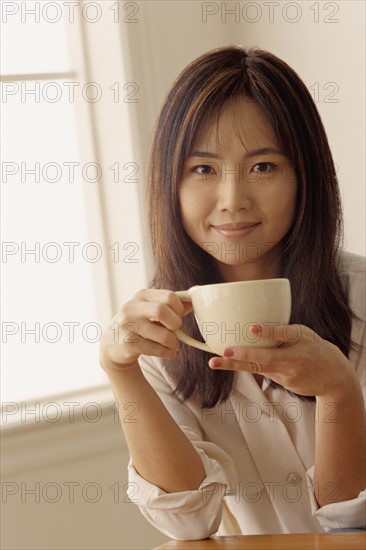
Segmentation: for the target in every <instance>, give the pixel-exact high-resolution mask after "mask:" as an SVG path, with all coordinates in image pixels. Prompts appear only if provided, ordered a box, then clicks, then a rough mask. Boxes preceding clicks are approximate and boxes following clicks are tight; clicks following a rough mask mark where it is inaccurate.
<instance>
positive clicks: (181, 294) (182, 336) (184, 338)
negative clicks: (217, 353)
mask: <svg viewBox="0 0 366 550" xmlns="http://www.w3.org/2000/svg"><path fill="white" fill-rule="evenodd" d="M175 294H176V295H177V296H178V298H179V299H180V300H183V301H184V302H191V303H192V299H191V296H190V294H189V292H188V291H187V290H178V291H177V292H176V293H175ZM174 334H175V335H176V337H177V338H178V340H180V341H181V342H184V343H185V344H188V345H189V346H193V347H194V348H197V349H201V350H202V351H208V352H210V353H213V352H212V350H211V349H210V348H209V347H208V345H207V344H206V343H205V342H199V341H198V340H196V339H195V338H192V336H188V334H186V333H185V332H183V330H180V329H178V330H175V331H174Z"/></svg>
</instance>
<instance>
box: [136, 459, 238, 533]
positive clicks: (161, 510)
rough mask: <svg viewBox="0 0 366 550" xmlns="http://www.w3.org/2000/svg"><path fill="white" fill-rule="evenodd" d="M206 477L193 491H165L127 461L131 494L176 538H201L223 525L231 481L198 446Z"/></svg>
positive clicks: (152, 519) (156, 524)
mask: <svg viewBox="0 0 366 550" xmlns="http://www.w3.org/2000/svg"><path fill="white" fill-rule="evenodd" d="M197 451H198V452H199V454H200V456H201V459H202V463H203V466H204V469H205V473H206V477H205V479H204V480H203V481H202V483H201V485H200V487H199V488H198V489H196V490H192V491H180V492H175V493H166V492H165V491H163V490H162V489H160V488H159V487H157V486H156V485H153V484H152V483H150V482H149V481H147V480H146V479H144V478H143V477H141V476H140V475H139V474H138V473H137V471H136V470H135V468H134V466H133V464H132V461H130V463H129V465H128V474H129V483H128V490H127V492H128V496H129V498H130V500H131V501H132V502H135V503H136V504H137V505H138V507H139V508H140V511H141V513H142V514H143V515H144V516H145V517H146V519H147V520H148V521H149V522H150V523H152V525H154V527H156V528H157V529H159V531H161V532H162V533H164V534H165V535H167V536H168V537H170V538H173V539H177V540H200V539H205V538H208V537H210V536H211V535H213V534H214V533H216V531H217V530H218V528H219V526H220V522H221V516H222V509H223V499H224V496H225V493H226V491H227V489H228V487H229V485H230V483H229V480H228V479H226V477H225V473H224V471H223V469H222V466H221V465H220V464H219V463H218V462H217V461H216V460H214V459H211V458H209V457H207V455H206V454H205V453H204V452H200V451H199V450H198V449H197Z"/></svg>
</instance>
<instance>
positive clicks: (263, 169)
mask: <svg viewBox="0 0 366 550" xmlns="http://www.w3.org/2000/svg"><path fill="white" fill-rule="evenodd" d="M274 169H275V165H274V164H272V163H271V162H257V164H255V165H254V166H253V168H252V171H253V172H257V173H260V174H266V173H270V172H273V170H274Z"/></svg>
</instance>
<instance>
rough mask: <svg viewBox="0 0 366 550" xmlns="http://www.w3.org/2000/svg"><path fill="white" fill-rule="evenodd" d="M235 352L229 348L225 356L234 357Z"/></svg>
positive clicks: (225, 351)
mask: <svg viewBox="0 0 366 550" xmlns="http://www.w3.org/2000/svg"><path fill="white" fill-rule="evenodd" d="M234 353H235V352H234V350H233V349H231V348H227V349H225V350H224V353H223V356H224V357H234Z"/></svg>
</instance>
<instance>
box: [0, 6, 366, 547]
mask: <svg viewBox="0 0 366 550" xmlns="http://www.w3.org/2000/svg"><path fill="white" fill-rule="evenodd" d="M364 24H365V3H364V2H362V1H352V0H347V1H336V2H328V1H319V2H312V1H298V2H285V1H276V2H274V1H273V2H264V1H256V2H251V1H235V2H231V1H230V2H229V1H228V2H221V1H220V2H219V1H214V2H201V1H197V0H194V1H190V0H181V1H180V0H177V1H170V0H166V1H163V0H162V1H155V0H148V1H124V0H117V1H109V0H98V1H94V2H89V1H86V0H83V1H73V2H69V1H61V0H58V1H53V2H52V1H38V2H36V1H2V2H1V31H2V33H1V35H2V38H1V46H2V48H1V49H2V57H1V80H2V82H1V103H0V106H1V118H2V132H1V140H2V141H1V153H2V163H1V173H2V199H3V200H2V205H3V207H2V236H3V238H2V263H1V267H2V277H3V289H4V290H3V293H2V373H1V401H2V512H1V513H2V518H1V525H2V533H1V547H2V548H4V549H5V548H6V549H18V550H19V549H36V548H37V549H38V548H39V549H52V548H54V549H79V548H80V549H81V548H83V549H84V548H85V549H112V548H120V549H133V548H135V549H142V548H152V547H153V546H155V545H157V544H159V543H162V542H164V541H165V540H167V539H166V537H164V536H163V535H161V534H160V533H159V532H158V531H156V530H155V529H154V528H153V527H151V526H150V525H149V524H147V522H146V520H145V519H144V518H143V517H142V516H141V515H140V513H139V511H138V509H137V507H136V506H135V504H134V502H133V501H135V500H136V499H134V498H133V495H132V496H131V494H130V498H131V500H132V502H131V500H130V499H129V498H128V497H127V492H126V491H127V488H128V484H127V477H126V466H127V462H128V452H127V448H126V445H125V442H124V438H123V432H122V429H121V427H120V424H119V420H118V415H117V411H116V407H115V405H114V397H113V395H112V393H111V391H110V389H109V387H108V383H107V379H106V377H105V375H104V373H103V371H102V370H101V368H100V366H99V361H98V352H99V340H100V336H101V331H102V329H103V327H106V326H108V324H109V321H110V319H111V318H112V317H113V316H114V314H115V313H116V311H117V310H118V308H119V307H120V305H121V304H122V303H123V302H125V301H126V300H128V299H129V298H130V297H131V296H132V294H133V293H134V292H136V291H137V290H139V289H140V288H142V287H146V286H147V285H148V283H149V280H150V279H151V276H152V273H153V260H152V257H151V252H150V247H149V238H148V234H147V231H146V227H145V193H144V186H145V169H146V158H147V151H148V147H149V142H150V138H151V135H152V130H153V126H154V122H155V120H156V116H157V114H158V111H159V107H160V105H161V102H162V100H163V98H164V95H165V93H166V92H167V90H168V88H169V86H170V84H171V83H172V81H173V79H174V78H175V77H176V76H177V75H178V73H179V72H180V70H181V69H183V67H185V66H186V65H187V64H188V63H189V62H190V61H192V60H193V59H194V58H196V57H198V56H199V55H200V54H202V53H204V52H206V51H208V50H210V49H213V48H216V47H219V46H224V45H229V44H237V45H243V46H245V47H251V46H258V47H260V48H263V49H267V50H269V51H271V52H273V53H274V54H276V55H278V56H279V57H281V58H282V59H284V60H285V61H286V62H287V63H288V64H289V65H290V66H292V67H293V68H294V69H295V70H296V71H297V72H298V74H299V75H300V76H301V77H302V79H303V80H304V82H305V84H306V85H307V86H308V88H309V90H310V92H311V93H312V95H313V98H314V100H315V102H316V103H317V106H318V109H319V111H320V114H321V116H322V119H323V122H324V125H325V128H326V131H327V133H328V137H329V141H330V144H331V148H332V152H333V156H334V160H335V162H336V164H337V168H338V176H339V180H340V185H341V192H342V198H343V205H344V214H345V242H344V248H345V249H346V250H349V251H351V252H354V253H357V254H362V255H364V254H365V234H366V231H365V183H364V182H365V107H364V94H365V32H364ZM324 246H326V243H324ZM111 330H113V327H112V328H111ZM135 413H136V405H135V404H134V403H126V404H125V405H124V411H123V413H122V417H123V421H124V422H133V421H135V420H136V418H135V417H134V415H135ZM130 489H131V487H130ZM133 489H134V488H132V494H133V492H134V491H133Z"/></svg>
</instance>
